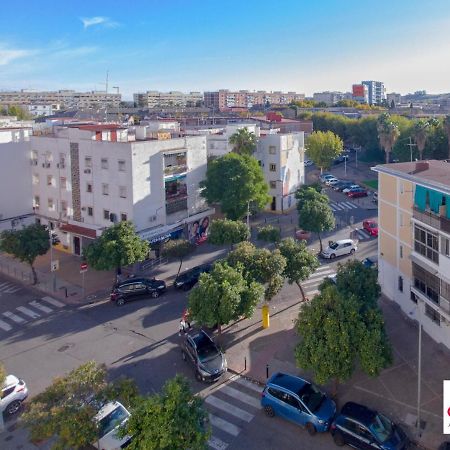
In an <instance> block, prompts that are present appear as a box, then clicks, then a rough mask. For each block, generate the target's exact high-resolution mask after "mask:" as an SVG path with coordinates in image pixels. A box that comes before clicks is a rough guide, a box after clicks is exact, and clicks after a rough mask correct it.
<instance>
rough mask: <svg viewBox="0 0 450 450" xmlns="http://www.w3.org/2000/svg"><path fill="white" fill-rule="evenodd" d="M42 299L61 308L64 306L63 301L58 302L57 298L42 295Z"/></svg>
mask: <svg viewBox="0 0 450 450" xmlns="http://www.w3.org/2000/svg"><path fill="white" fill-rule="evenodd" d="M42 300H44V302H47V303H50V305H53V306H56V307H57V308H63V307H64V306H66V305H65V304H64V303H63V302H60V301H59V300H56V299H55V298H52V297H42Z"/></svg>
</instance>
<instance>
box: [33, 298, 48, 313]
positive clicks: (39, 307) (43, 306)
mask: <svg viewBox="0 0 450 450" xmlns="http://www.w3.org/2000/svg"><path fill="white" fill-rule="evenodd" d="M29 304H30V305H31V306H33V307H34V308H36V309H40V310H41V311H43V312H45V313H47V314H48V313H51V312H52V311H53V309H52V308H49V307H48V306H45V305H42V304H41V303H38V302H37V301H36V300H34V301H32V302H30V303H29Z"/></svg>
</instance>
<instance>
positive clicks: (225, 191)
mask: <svg viewBox="0 0 450 450" xmlns="http://www.w3.org/2000/svg"><path fill="white" fill-rule="evenodd" d="M201 186H202V187H203V188H204V189H203V191H202V196H203V197H204V198H206V200H207V201H208V203H210V204H213V203H219V204H220V206H221V209H222V211H223V213H224V214H225V215H226V216H227V218H229V219H232V220H238V219H242V218H243V217H244V216H245V215H246V213H247V210H248V207H249V204H250V203H252V204H253V205H254V206H256V207H258V208H264V207H265V206H266V205H267V203H268V202H269V201H270V197H269V195H268V191H269V188H268V185H267V183H266V181H265V180H264V174H263V172H262V169H261V167H260V166H259V165H258V162H257V161H256V159H255V158H253V157H251V156H247V155H238V154H236V153H229V154H227V155H225V156H223V157H221V158H217V159H214V160H212V161H210V164H208V169H207V171H206V180H204V181H203V182H202V183H201Z"/></svg>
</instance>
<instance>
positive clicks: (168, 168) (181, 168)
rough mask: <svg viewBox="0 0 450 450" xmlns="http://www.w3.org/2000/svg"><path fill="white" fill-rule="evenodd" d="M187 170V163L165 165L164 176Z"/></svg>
mask: <svg viewBox="0 0 450 450" xmlns="http://www.w3.org/2000/svg"><path fill="white" fill-rule="evenodd" d="M185 172H187V164H178V165H176V166H166V167H164V176H171V175H178V174H180V173H185Z"/></svg>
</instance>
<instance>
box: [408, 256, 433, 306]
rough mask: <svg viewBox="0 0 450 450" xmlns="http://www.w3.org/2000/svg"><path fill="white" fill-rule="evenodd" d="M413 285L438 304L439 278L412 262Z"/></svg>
mask: <svg viewBox="0 0 450 450" xmlns="http://www.w3.org/2000/svg"><path fill="white" fill-rule="evenodd" d="M412 272H413V279H414V287H415V288H416V289H417V290H418V291H420V292H422V294H424V295H425V296H426V297H428V298H429V299H430V300H431V301H432V302H434V303H436V304H439V278H438V277H437V276H435V275H433V274H431V273H430V272H428V271H427V270H425V269H423V268H422V267H420V266H419V265H418V264H416V263H415V262H413V263H412Z"/></svg>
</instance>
